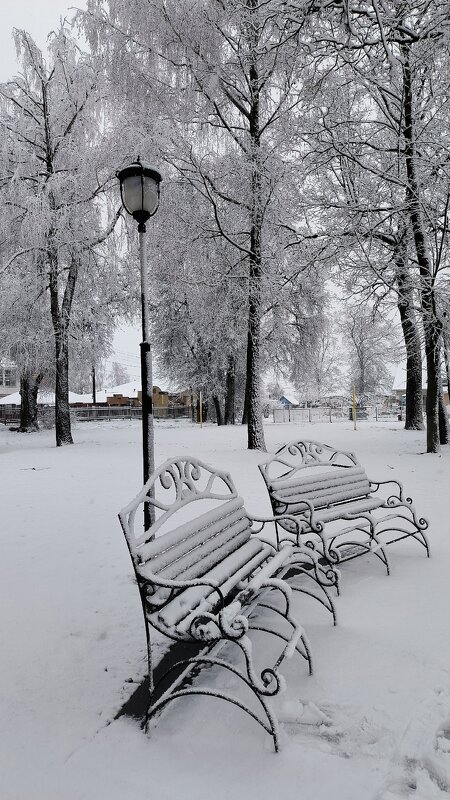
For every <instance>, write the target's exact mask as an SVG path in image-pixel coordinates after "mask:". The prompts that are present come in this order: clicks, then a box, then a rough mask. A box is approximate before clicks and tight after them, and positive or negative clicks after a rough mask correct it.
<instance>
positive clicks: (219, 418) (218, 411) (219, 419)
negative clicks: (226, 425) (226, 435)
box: [213, 395, 223, 425]
mask: <svg viewBox="0 0 450 800" xmlns="http://www.w3.org/2000/svg"><path fill="white" fill-rule="evenodd" d="M213 403H214V409H215V412H216V421H217V424H218V425H223V415H222V409H221V407H220V400H219V398H218V397H217V395H213Z"/></svg>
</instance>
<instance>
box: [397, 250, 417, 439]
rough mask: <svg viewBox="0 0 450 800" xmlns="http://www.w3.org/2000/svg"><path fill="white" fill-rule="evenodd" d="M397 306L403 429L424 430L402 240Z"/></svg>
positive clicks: (411, 298) (410, 291)
mask: <svg viewBox="0 0 450 800" xmlns="http://www.w3.org/2000/svg"><path fill="white" fill-rule="evenodd" d="M395 262H396V279H397V287H398V303H397V306H398V310H399V314H400V321H401V325H402V331H403V338H404V340H405V348H406V414H405V430H407V431H423V429H424V424H423V397H422V350H421V345H420V333H419V329H418V327H417V321H416V317H415V314H414V293H413V287H412V285H411V279H410V274H409V270H408V262H407V253H406V247H405V244H404V241H400V242H399V243H398V244H397V245H396V248H395Z"/></svg>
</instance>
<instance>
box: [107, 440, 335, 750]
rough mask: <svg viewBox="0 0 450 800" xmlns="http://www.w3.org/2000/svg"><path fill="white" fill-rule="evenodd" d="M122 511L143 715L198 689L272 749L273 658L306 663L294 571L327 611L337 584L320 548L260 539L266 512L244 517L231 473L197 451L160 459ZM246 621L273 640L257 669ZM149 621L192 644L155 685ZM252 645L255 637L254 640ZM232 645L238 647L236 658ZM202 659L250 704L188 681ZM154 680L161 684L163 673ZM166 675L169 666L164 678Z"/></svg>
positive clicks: (276, 678) (278, 682)
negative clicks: (135, 595)
mask: <svg viewBox="0 0 450 800" xmlns="http://www.w3.org/2000/svg"><path fill="white" fill-rule="evenodd" d="M145 504H148V507H149V509H150V511H151V515H150V516H151V518H152V520H153V521H152V522H151V524H150V527H149V528H148V530H147V531H144V522H143V513H142V512H143V508H144V505H145ZM138 511H139V514H138ZM119 518H120V522H121V525H122V528H123V531H124V534H125V538H126V541H127V545H128V548H129V551H130V555H131V558H132V562H133V566H134V570H135V573H136V579H137V584H138V587H139V592H140V596H141V602H142V608H143V612H144V619H145V630H146V635H147V655H148V670H149V682H150V697H149V705H148V709H147V714H146V728H148V726H149V722H150V718H151V717H153V716H154V715H155V714H157V713H159V712H160V711H161V710H162V709H163V707H165V706H166V704H167V703H168V702H169V701H170V700H173V699H175V698H179V697H184V696H186V695H194V694H205V695H209V696H212V697H218V698H222V699H224V700H228V701H229V702H231V703H234V704H235V705H237V706H239V707H240V708H241V709H242V710H244V711H246V712H247V713H248V714H250V716H251V717H253V719H255V720H256V721H257V722H259V724H260V725H261V726H262V727H263V728H264V729H265V730H266V731H267V732H268V733H270V734H271V736H272V737H273V742H274V746H275V749H276V750H278V747H279V733H278V722H277V718H276V714H275V712H274V710H273V708H272V706H271V704H270V699H269V698H271V697H273V696H275V695H277V694H278V693H279V692H280V691H281V689H282V687H283V680H282V678H281V675H280V672H279V670H280V667H281V666H282V663H283V661H284V660H285V659H287V658H290V657H291V656H293V655H294V654H297V655H298V656H300V657H301V658H303V659H305V661H306V662H307V664H308V667H309V672H310V673H311V672H312V666H311V656H310V650H309V646H308V642H307V639H306V637H305V634H304V632H303V629H302V627H301V625H300V623H299V622H298V620H297V619H296V618H295V616H294V614H293V612H292V608H291V588H295V589H299V591H305V592H306V593H307V594H312V595H313V596H316V593H315V592H311V591H309V590H308V589H307V588H306V587H305V586H300V585H299V584H298V583H297V582H296V581H297V580H298V576H299V575H300V576H303V577H304V578H306V577H309V578H312V579H313V582H314V585H315V586H316V587H317V588H318V594H319V595H321V596H320V597H319V596H318V597H317V599H319V600H320V601H321V602H322V603H323V605H325V606H326V607H327V608H328V610H329V611H330V612H331V613H332V614H333V618H334V607H333V603H332V600H331V598H330V596H329V594H328V590H327V586H330V585H333V584H335V583H336V572H335V571H334V569H333V567H331V569H330V568H329V567H328V566H327V567H325V568H324V566H323V565H321V564H320V563H319V555H320V554H319V553H317V552H315V550H312V549H311V548H308V547H303V545H301V546H300V547H294V546H293V545H292V544H291V543H284V544H281V545H280V546H279V547H277V542H276V538H275V536H274V537H273V542H271V541H270V540H267V541H266V540H265V539H263V538H261V537H260V536H259V533H260V532H261V530H262V529H263V528H264V526H265V525H266V524H267V522H270V521H272V523H273V519H272V520H264V519H260V518H256V517H251V516H250V515H249V514H248V512H247V511H246V510H245V508H244V503H243V500H242V499H241V498H240V497H239V496H238V494H237V491H236V488H235V486H234V483H233V481H232V479H231V477H230V476H229V475H228V474H227V473H225V472H220V471H218V470H215V469H213V468H212V467H210V466H208V465H206V464H203V463H202V462H200V461H198V460H197V459H196V458H190V457H186V456H182V457H180V458H176V459H172V460H168V461H166V462H165V463H164V464H163V465H162V466H161V467H159V469H157V470H156V471H155V472H154V473H153V475H152V476H151V477H150V479H149V480H148V482H147V483H146V485H145V486H144V487H143V489H142V490H141V491H140V492H139V494H138V495H137V497H135V499H134V500H133V501H132V502H131V503H129V505H127V506H126V507H125V508H124V509H123V510H122V511H121V512H120V514H119ZM280 519H281V518H279V520H280ZM290 524H291V526H292V528H293V529H295V528H296V526H297V523H296V521H295V519H294V518H291V520H290ZM272 527H273V528H274V526H273V524H272ZM294 573H295V579H296V580H294V579H293V577H292V576H293V574H294ZM287 578H289V581H290V582H289V583H288V582H287ZM300 582H302V581H301V579H300ZM304 582H305V583H310V581H304ZM274 623H275V624H274ZM252 629H255V630H257V631H263V632H265V633H268V634H272V635H273V636H272V637H271V638H270V641H269V640H268V639H266V640H265V641H266V643H267V644H269V643H270V647H269V648H268V652H269V651H270V652H271V656H270V657H271V660H270V661H269V663H267V664H266V663H264V665H263V666H264V668H263V669H262V671H261V670H259V669H257V668H256V666H255V662H254V658H253V652H252V644H253V645H254V643H252V642H251V640H250V639H249V636H248V632H249V630H252ZM155 630H156V631H158V632H159V634H164V635H165V636H166V637H168V638H169V639H171V640H174V641H178V642H180V641H181V642H195V643H199V648H198V649H199V652H197V653H196V654H195V655H194V656H190V657H185V655H184V654H183V656H182V657H181V658H178V661H177V664H176V666H175V665H174V664H171V665H170V666H169V668H168V672H169V673H170V675H169V678H170V681H169V685H168V688H164V689H163V690H162V691H161V688H160V686H158V685H156V682H155V681H154V677H153V676H154V667H155V663H154V659H153V656H152V636H153V638H154V636H155V633H154V632H155ZM156 636H157V638H159V639H161V637H160V636H159V637H158V634H156ZM274 643H276V645H277V646H276V653H275V654H273V652H272V651H273V646H274ZM230 644H233V645H235V646H237V647H238V648H239V650H238V651H234V649H233V648H231V650H233V652H234V657H232V658H231V660H229V654H228V658H226V659H225V658H224V657H222V652H221V651H222V650H223V649H225V655H226V654H227V652H228V651H230V647H227V648H225V645H230ZM257 644H258V646H259V645H260V644H261V640H260V639H258V643H257ZM263 644H264V642H263ZM160 646H161V642H160V641H158V648H160ZM173 649H177V650H178V651H179V650H180V649H182V648H180V647H179V646H178V648H173ZM254 649H255V650H256V648H255V645H254ZM264 650H265V648H264ZM239 651H240V653H241V655H240V656H239V657H238V658H236V656H237V655H238V653H239ZM257 655H258V662H259V663H260V662H261V659H262V658H263V659H264V658H265V652H264V651H263V652H262V653H261V648H259V650H258V654H257ZM205 665H206V666H213V665H216V666H218V667H221V668H223V669H224V670H226V671H228V672H231V673H233V674H234V675H235V676H238V677H239V678H240V679H241V680H242V683H243V684H244V685H245V686H246V687H247V689H246V691H247V692H248V690H250V692H251V693H252V695H253V697H254V698H256V701H257V702H256V701H255V699H254V700H253V701H252V702H251V703H250V704H249V703H248V702H246V701H245V700H242V699H241V697H240V696H239V694H238V695H236V696H235V695H233V694H229V693H228V692H226V691H225V690H222V688H220V689H219V688H214V686H213V685H211V684H210V685H206V686H204V687H202V686H198V685H197V681H196V680H195V681H193V682H190V683H189V684H187V683H186V680H187V679H188V678H189V680H191V678H192V676H193V675H194V676H195V677H196V676H197V672H198V671H199V668H200V667H203V666H205ZM172 678H173V679H172ZM158 683H159V684H161V685H162V684H163V680H161V681H159V682H158ZM166 684H167V675H165V676H164V687H165V685H166ZM249 697H251V695H249ZM255 705H256V708H257V710H256V711H255V709H254V706H255ZM258 709H259V710H258ZM261 709H262V710H261Z"/></svg>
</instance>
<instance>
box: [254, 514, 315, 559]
mask: <svg viewBox="0 0 450 800" xmlns="http://www.w3.org/2000/svg"><path fill="white" fill-rule="evenodd" d="M248 518H249V520H250V522H251V523H252V534H253V535H259V533H260V532H261V531H262V530H263V528H264V527H265V526H266V525H267V524H268V523H272V524H273V525H275V536H276V541H277V547H276V549H277V550H279V549H280V546H281V542H280V536H279V532H278V527H277V526H276V524H275V523H277V522H279V521H280V520H284V519H286V520H288V521H289V522H290V523H291V524H292V526H293V527H294V528H295V533H294V535H295V537H296V540H297V543H298V544H299V543H300V534H301V533H302V532H303V525H302V523H301V522H300V521H299V520H298V519H296V517H294V516H292V515H290V514H283V515H282V516H276V517H255V516H253V515H252V516H250V515H249V517H248ZM254 523H256V525H257V527H256V528H255V527H253V524H254ZM260 538H261V539H262V537H260ZM262 541H264V543H265V544H268V545H270V546H271V547H274V544H273V542H270V541H267V539H262Z"/></svg>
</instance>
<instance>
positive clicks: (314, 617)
mask: <svg viewBox="0 0 450 800" xmlns="http://www.w3.org/2000/svg"><path fill="white" fill-rule="evenodd" d="M155 436H156V463H160V462H162V461H163V460H165V459H166V458H168V457H170V456H174V455H178V454H190V455H196V456H198V457H200V458H201V459H202V460H204V461H206V462H208V463H210V464H212V465H213V466H216V467H219V468H222V469H225V470H228V471H230V472H231V474H232V476H233V478H234V481H235V483H236V485H237V487H238V490H239V492H240V493H241V494H242V496H243V497H244V498H245V503H246V507H247V509H248V510H249V511H250V512H253V513H254V514H257V515H263V514H267V515H269V514H270V507H269V501H268V498H267V496H266V493H265V488H264V485H263V481H262V478H261V477H260V475H259V471H258V469H257V464H258V461H260V460H262V455H261V453H257V452H249V451H247V450H246V449H245V447H246V431H245V429H244V428H241V427H240V426H236V427H235V428H228V427H227V428H216V427H213V426H209V425H206V426H204V428H203V430H202V431H200V430H199V429H198V427H194V426H192V425H191V424H190V423H184V422H181V423H178V424H177V423H173V424H172V425H170V424H164V423H161V424H157V426H156V430H155ZM74 438H75V442H76V443H75V445H74V446H73V447H65V448H59V449H57V448H55V446H54V433H53V431H42V432H39V433H36V434H29V435H19V434H17V433H12V432H10V431H8V430H0V461H1V465H2V468H1V473H0V474H1V490H2V502H1V516H2V526H1V539H2V547H1V553H2V557H1V559H0V593H1V597H0V615H1V631H2V648H1V658H0V698H1V700H0V704H1V705H0V742H1V744H0V798H1V800H94V798H95V800H137V798H157V800H178V798H180V799H181V798H183V799H185V800H225V798H233V800H235V799H237V800H239V798H244V797H245V798H247V800H253V798H254V800H269V798H270V800H273V798H277V797H281V798H283V800H294V798H295V800H299V798H302V800H329V798H331V797H333V798H338V800H400V799H401V798H404V797H411V798H414V800H435V798H441V799H442V800H443V799H444V798H448V796H449V795H450V635H449V634H450V632H449V627H450V622H449V619H450V614H449V612H450V580H449V576H450V523H449V517H450V480H449V477H450V448H449V447H444V448H443V449H442V453H441V454H440V455H426V454H425V453H424V450H425V434H424V433H413V432H405V431H404V430H403V428H402V423H400V422H392V421H382V422H381V421H380V422H378V423H375V422H372V421H369V420H367V421H362V422H361V423H360V424H359V430H358V431H356V432H355V431H353V430H352V423H350V422H342V423H339V424H337V423H335V424H328V423H327V424H325V423H323V424H316V425H304V426H299V425H294V424H280V425H268V426H267V427H266V441H267V447H268V450H269V451H271V452H273V451H274V450H275V449H276V448H277V447H278V446H280V445H281V444H283V443H284V442H285V441H288V440H292V439H301V438H308V439H315V440H318V441H324V442H326V443H329V444H332V445H334V446H336V447H340V448H343V449H347V450H353V451H355V452H356V454H357V455H358V457H359V458H360V460H361V461H362V463H363V464H364V466H365V467H366V469H367V472H368V474H369V476H370V477H372V478H374V479H380V480H383V479H388V478H397V479H399V480H401V481H402V482H403V483H404V486H405V488H406V490H407V494H410V495H411V496H412V497H413V500H414V502H415V505H416V508H417V510H418V513H419V514H420V515H423V516H426V517H428V518H429V521H430V528H429V539H430V543H431V548H432V557H431V558H430V559H427V558H426V557H425V551H424V550H423V548H421V547H420V546H419V545H418V544H417V543H415V542H400V543H397V544H395V545H393V546H392V547H391V548H390V558H391V567H392V574H391V576H390V577H387V576H386V574H385V572H384V570H383V567H382V565H381V563H380V562H379V561H378V560H377V559H375V558H374V557H373V556H368V557H364V558H360V559H357V560H355V561H353V562H351V563H348V564H345V565H344V566H343V569H342V595H341V597H340V598H337V600H336V606H337V611H338V619H339V625H338V626H337V627H336V628H333V627H332V625H331V621H330V616H329V614H327V612H326V611H325V610H323V609H322V608H321V607H320V606H319V604H317V603H314V602H313V601H311V600H308V599H305V598H302V597H301V596H300V597H296V598H295V611H296V614H297V616H298V617H299V618H300V620H301V621H302V623H303V625H304V627H305V630H306V633H307V635H308V637H309V640H310V644H311V648H312V653H313V658H314V667H315V672H314V675H313V676H312V677H309V676H308V675H307V673H306V668H305V665H304V664H302V663H299V661H294V660H292V662H290V663H289V664H288V665H287V666H286V668H285V669H284V670H283V671H284V674H285V676H286V678H287V682H288V690H287V694H286V696H285V697H284V698H283V700H282V701H281V706H280V705H279V706H278V708H279V711H280V718H281V719H282V720H284V724H283V729H284V732H283V749H282V752H281V753H279V754H274V753H273V750H272V743H271V740H270V738H269V737H268V736H267V734H265V733H264V731H263V730H262V729H261V728H259V727H258V726H257V725H256V724H255V723H254V721H253V720H251V719H250V718H249V717H247V716H246V715H244V714H243V713H242V712H241V711H240V710H239V709H236V708H234V707H232V706H230V705H228V704H225V703H223V702H222V701H220V700H216V699H211V698H187V699H185V700H182V701H176V702H174V703H173V704H172V705H169V706H168V710H167V712H166V713H165V715H164V716H163V717H162V718H161V719H160V720H159V722H158V725H157V727H156V729H155V730H154V731H153V733H152V736H151V737H150V738H147V737H146V736H145V735H144V734H143V733H142V731H141V729H140V727H139V723H138V722H137V721H135V720H133V719H131V718H128V717H121V718H120V719H118V720H114V716H115V714H116V713H117V711H118V710H119V709H120V708H121V706H122V705H123V703H124V701H125V700H126V699H127V698H128V697H129V696H130V695H131V694H132V692H133V691H134V689H135V688H136V685H137V684H139V683H140V681H141V680H142V678H143V676H144V675H145V672H146V661H145V636H144V627H143V622H142V619H141V615H142V612H141V608H140V601H139V596H138V592H137V588H136V586H135V585H134V583H133V579H132V567H131V562H130V559H129V556H128V552H127V550H126V546H125V542H124V539H123V534H122V532H121V529H120V526H119V523H118V520H117V512H118V511H119V509H120V508H121V507H122V506H123V505H125V504H126V503H127V502H128V501H129V500H130V499H131V498H132V497H133V496H134V495H135V494H136V492H137V490H138V489H139V488H140V485H141V445H140V425H139V422H136V421H131V422H128V421H126V422H115V423H110V424H108V423H101V424H99V423H86V424H84V425H83V424H79V425H78V426H76V427H75V429H74ZM258 641H259V642H261V640H258ZM211 679H214V680H219V681H220V680H221V678H220V676H219V677H217V678H216V677H215V676H213V677H212V678H211ZM300 701H302V702H303V703H305V702H311V703H314V704H315V705H317V706H318V707H319V708H320V709H321V710H322V711H323V712H324V713H325V714H326V715H327V716H328V717H329V718H330V719H331V724H328V725H322V726H320V725H319V724H310V725H306V724H300V723H298V722H295V721H292V720H295V711H296V709H297V708H300Z"/></svg>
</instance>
